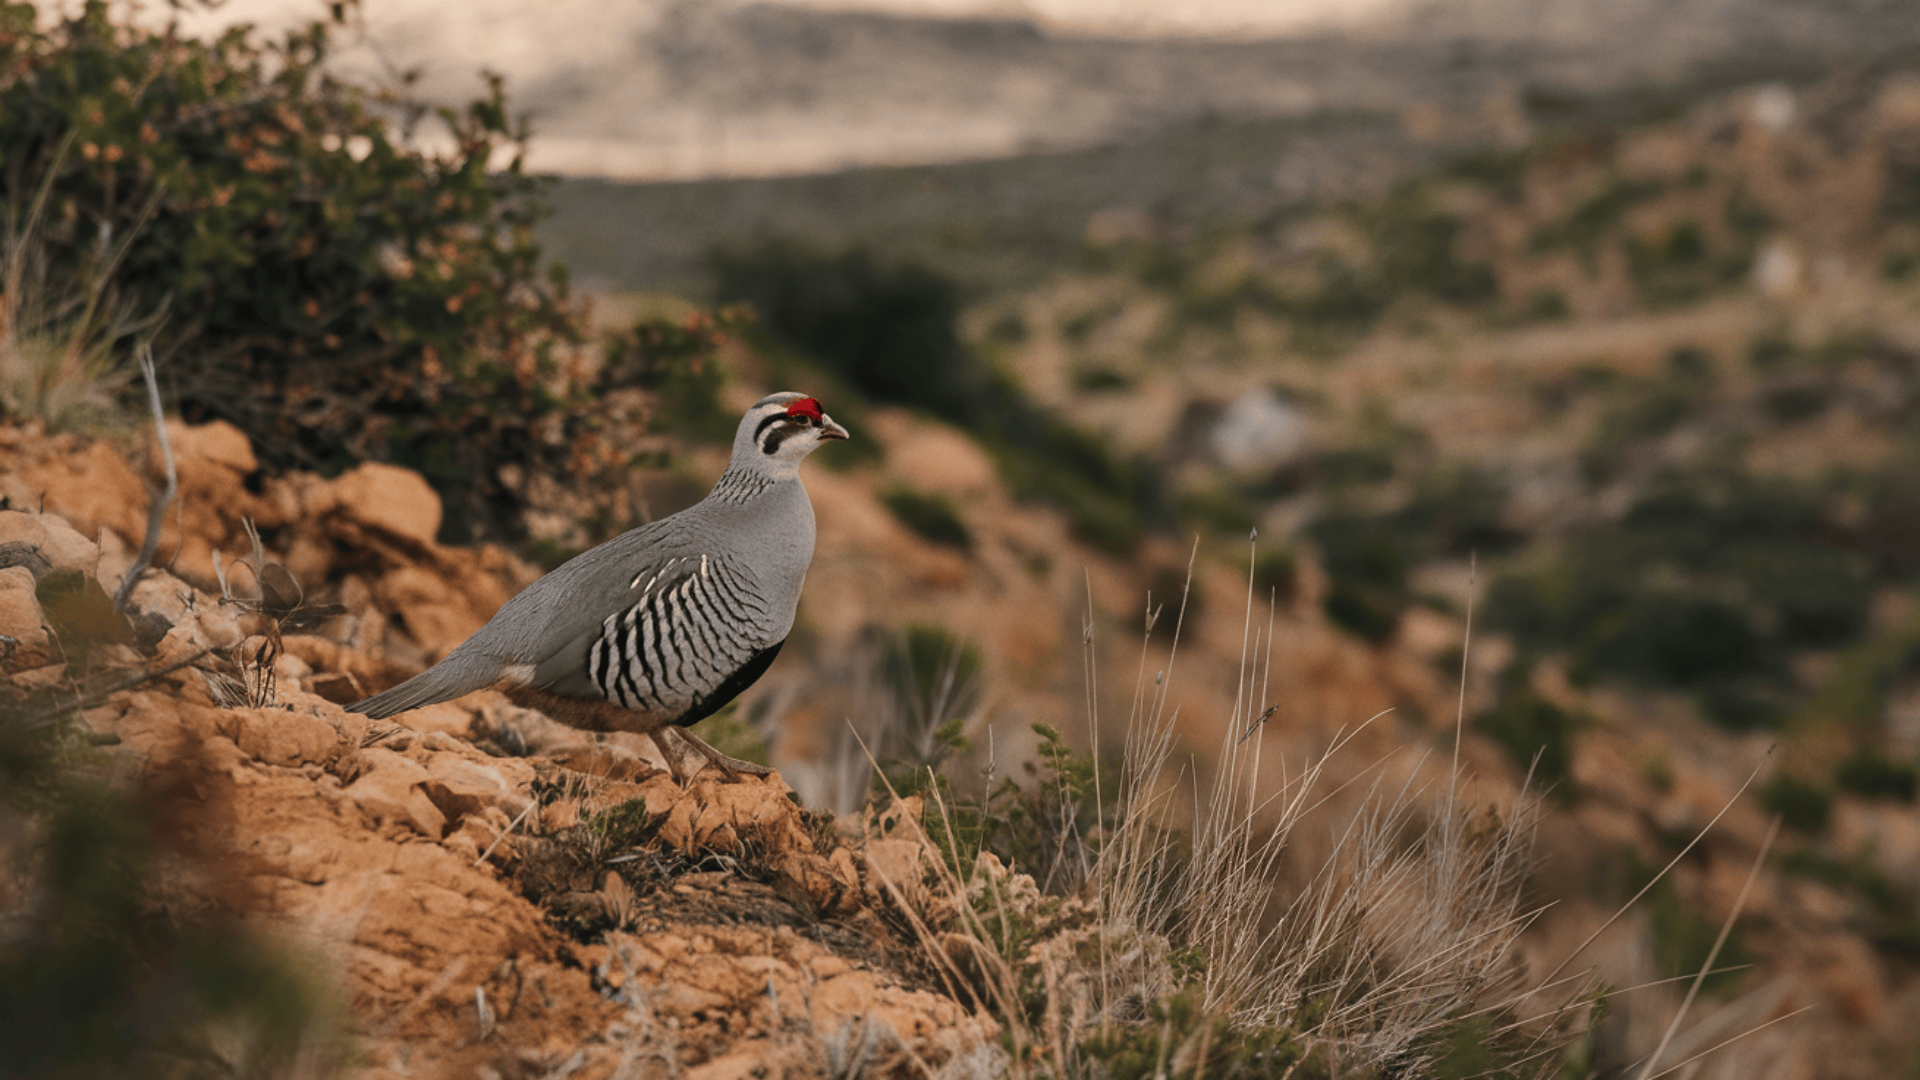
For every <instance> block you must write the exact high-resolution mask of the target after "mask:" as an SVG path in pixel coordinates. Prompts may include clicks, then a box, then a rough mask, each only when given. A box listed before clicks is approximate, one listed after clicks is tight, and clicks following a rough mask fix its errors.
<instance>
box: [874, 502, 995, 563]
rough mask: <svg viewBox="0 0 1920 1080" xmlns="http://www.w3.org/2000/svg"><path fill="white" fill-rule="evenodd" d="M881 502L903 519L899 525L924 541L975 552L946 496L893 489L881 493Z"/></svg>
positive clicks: (966, 532) (965, 530)
mask: <svg viewBox="0 0 1920 1080" xmlns="http://www.w3.org/2000/svg"><path fill="white" fill-rule="evenodd" d="M880 502H881V504H882V505H884V506H885V507H886V508H887V509H888V510H890V511H892V512H893V516H894V517H896V518H898V519H900V524H902V525H905V526H906V527H907V528H909V529H911V530H913V531H914V532H915V533H917V534H918V535H919V536H921V537H922V538H924V539H926V540H929V541H932V542H933V543H936V544H944V545H946V546H947V547H951V548H958V549H959V550H961V551H972V550H973V534H972V533H971V532H968V531H967V523H966V522H964V521H962V520H960V514H959V512H958V511H956V510H955V509H954V508H953V503H952V502H951V501H950V500H948V499H947V498H946V497H945V496H943V495H929V494H925V493H923V492H918V491H915V490H913V489H912V488H909V487H892V488H888V489H887V490H885V491H882V492H881V493H880Z"/></svg>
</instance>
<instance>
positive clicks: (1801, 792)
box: [1759, 773, 1833, 833]
mask: <svg viewBox="0 0 1920 1080" xmlns="http://www.w3.org/2000/svg"><path fill="white" fill-rule="evenodd" d="M1759 797H1760V805H1761V806H1764V807H1766V809H1767V813H1769V814H1779V815H1780V820H1781V821H1782V822H1783V823H1784V824H1785V825H1786V826H1787V828H1789V829H1798V830H1800V831H1801V832H1809V833H1814V832H1819V831H1821V830H1822V829H1825V828H1826V827H1827V819H1828V818H1830V817H1831V816H1832V815H1833V798H1832V796H1830V795H1828V794H1827V792H1826V791H1825V790H1823V789H1821V788H1819V787H1816V786H1815V785H1813V784H1810V783H1807V782H1806V781H1804V780H1800V779H1798V778H1796V777H1793V776H1791V775H1789V774H1787V773H1777V774H1775V775H1774V777H1773V779H1771V780H1769V781H1767V782H1766V784H1765V785H1764V786H1763V787H1761V788H1760V791H1759Z"/></svg>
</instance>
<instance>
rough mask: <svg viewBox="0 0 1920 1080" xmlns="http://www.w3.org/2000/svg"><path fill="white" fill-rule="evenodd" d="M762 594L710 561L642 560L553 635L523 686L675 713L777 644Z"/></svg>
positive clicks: (733, 568) (738, 571)
mask: <svg viewBox="0 0 1920 1080" xmlns="http://www.w3.org/2000/svg"><path fill="white" fill-rule="evenodd" d="M763 593H764V590H763V589H762V587H761V586H760V583H759V582H758V581H757V579H756V578H755V577H754V575H752V574H751V573H750V572H748V571H746V569H745V568H744V567H741V566H738V565H735V564H734V563H732V562H730V561H727V560H722V559H718V558H715V557H714V556H712V555H709V554H705V553H682V554H677V555H671V556H668V557H666V558H663V559H659V560H657V561H652V562H649V563H648V564H647V565H645V566H643V567H641V568H639V569H636V570H634V572H633V574H632V576H631V577H629V578H627V579H626V580H624V581H620V582H619V583H618V585H617V586H616V587H615V588H613V589H609V590H607V591H606V592H605V593H603V594H601V595H603V596H607V597H609V600H608V601H606V602H605V603H603V604H602V605H599V606H596V607H594V608H593V609H592V610H591V612H582V613H581V614H580V615H577V616H573V617H572V618H573V619H574V621H572V622H569V623H568V624H567V626H566V627H565V629H564V630H562V632H560V633H556V634H553V635H552V636H551V637H550V638H549V639H548V640H549V641H551V642H552V643H553V647H552V649H551V651H549V652H548V653H547V654H546V655H544V656H542V657H541V658H540V659H539V660H538V661H537V662H536V663H535V666H534V670H533V672H532V676H531V678H530V680H529V681H530V683H531V684H532V685H533V686H536V687H539V688H541V689H543V690H547V691H549V692H551V693H556V694H561V695H565V696H570V697H585V698H592V697H604V698H606V699H607V700H609V701H613V702H615V703H617V704H620V705H622V706H624V707H626V708H630V709H635V710H638V711H641V712H665V713H678V712H680V711H682V710H684V709H687V708H691V707H692V706H693V705H694V704H695V703H697V702H699V701H701V700H703V699H705V698H707V697H709V696H711V695H712V694H713V693H714V692H715V691H716V690H717V689H718V688H719V687H720V686H721V685H722V684H723V683H725V682H726V680H727V679H728V678H730V677H732V676H733V675H735V674H736V673H737V672H739V671H740V670H741V669H742V668H743V667H745V666H747V665H748V664H749V663H751V662H752V660H753V659H754V657H755V656H756V655H757V654H759V653H760V652H762V651H763V650H765V649H766V648H767V646H769V645H771V644H774V642H772V641H770V640H768V630H769V629H770V628H771V626H772V624H773V622H774V621H775V620H774V619H773V612H772V605H770V604H769V603H768V602H767V600H766V599H765V597H764V596H763ZM596 616H597V618H596ZM589 620H591V621H589ZM734 692H735V693H737V692H738V691H737V690H735V691H734ZM729 696H731V695H729Z"/></svg>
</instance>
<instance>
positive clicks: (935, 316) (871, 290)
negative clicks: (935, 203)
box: [711, 239, 991, 422]
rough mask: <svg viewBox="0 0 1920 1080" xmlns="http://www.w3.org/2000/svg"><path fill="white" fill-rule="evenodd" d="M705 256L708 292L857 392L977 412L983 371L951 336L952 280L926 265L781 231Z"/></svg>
mask: <svg viewBox="0 0 1920 1080" xmlns="http://www.w3.org/2000/svg"><path fill="white" fill-rule="evenodd" d="M711 261H712V265H713V270H714V277H715V287H714V295H715V297H716V298H717V299H718V300H720V301H722V302H738V303H745V304H748V305H750V306H751V307H752V308H753V309H754V310H755V311H757V312H759V315H760V318H761V319H762V320H763V321H764V322H765V324H766V326H767V327H768V328H769V329H770V330H771V331H773V332H774V333H775V334H777V335H779V336H780V337H782V338H784V339H786V340H787V341H788V342H789V343H790V344H792V345H793V346H794V347H795V348H797V349H799V350H800V351H801V352H803V353H805V354H806V355H808V356H810V357H812V358H814V359H815V360H817V361H819V362H820V363H821V364H823V365H824V366H826V367H827V368H829V370H831V371H832V372H833V373H834V374H836V375H838V376H839V377H841V378H843V379H845V380H846V381H847V382H848V383H849V384H851V385H852V386H853V387H854V389H856V390H858V391H859V392H860V393H862V394H864V395H866V396H867V397H869V398H871V399H873V400H875V401H885V402H892V403H895V404H901V405H911V406H914V407H916V408H921V409H925V410H927V411H928V412H931V413H933V414H934V415H936V416H941V417H945V418H947V419H949V420H952V421H955V422H965V421H968V420H972V419H974V418H976V416H977V415H978V414H979V412H980V408H981V405H982V402H981V400H980V398H981V396H982V395H983V394H986V393H988V392H989V385H988V384H989V383H990V381H991V379H990V377H989V375H988V373H987V371H986V369H985V368H984V366H983V365H982V364H981V363H980V362H979V361H978V360H977V359H975V358H974V356H973V355H972V354H971V353H970V352H968V350H967V349H966V347H965V346H964V345H963V344H962V343H961V341H960V337H959V333H958V330H957V326H956V320H957V319H958V317H959V313H960V295H959V291H958V289H957V287H956V286H955V285H954V284H953V282H952V281H950V280H948V279H947V278H945V277H943V276H942V275H940V274H939V273H937V272H935V271H934V270H932V269H930V268H928V267H925V266H922V265H920V264H918V263H913V262H897V263H886V262H882V261H881V260H880V259H879V258H877V257H876V256H874V254H873V253H872V252H871V251H868V250H867V249H866V248H861V247H854V248H847V249H845V250H842V251H838V252H829V251H825V250H822V249H819V248H816V247H813V246H812V245H808V244H803V243H800V242H798V241H795V240H790V239H772V240H766V241H763V242H761V243H759V244H756V245H752V246H749V247H740V248H723V249H720V250H718V251H716V252H715V253H714V254H713V256H712V260H711Z"/></svg>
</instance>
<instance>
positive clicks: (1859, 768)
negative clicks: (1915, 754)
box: [1833, 746, 1920, 803]
mask: <svg viewBox="0 0 1920 1080" xmlns="http://www.w3.org/2000/svg"><path fill="white" fill-rule="evenodd" d="M1833 780H1834V783H1836V784H1838V785H1839V786H1840V789H1841V790H1842V791H1850V792H1852V793H1853V794H1855V795H1859V796H1861V797H1863V798H1868V799H1889V800H1892V801H1894V802H1902V803H1911V802H1913V800H1914V795H1915V793H1916V791H1917V790H1920V769H1917V768H1915V767H1914V765H1913V763H1912V762H1910V761H1894V760H1892V759H1891V758H1888V757H1885V756H1883V755H1881V754H1878V753H1876V752H1875V751H1874V750H1873V749H1872V748H1871V747H1865V746H1863V747H1861V748H1860V749H1858V750H1856V751H1854V752H1853V753H1852V754H1851V755H1849V756H1848V757H1847V758H1846V759H1845V760H1843V761H1841V762H1840V765H1839V767H1838V768H1836V769H1835V770H1834V773H1833Z"/></svg>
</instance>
